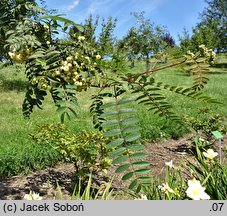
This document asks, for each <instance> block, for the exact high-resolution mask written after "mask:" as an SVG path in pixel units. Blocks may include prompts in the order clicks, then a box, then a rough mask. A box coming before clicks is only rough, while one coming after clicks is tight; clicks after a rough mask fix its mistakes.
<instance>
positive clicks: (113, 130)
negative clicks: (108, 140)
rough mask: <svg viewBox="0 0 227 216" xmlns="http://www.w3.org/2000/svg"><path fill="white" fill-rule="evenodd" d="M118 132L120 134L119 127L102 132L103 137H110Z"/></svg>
mask: <svg viewBox="0 0 227 216" xmlns="http://www.w3.org/2000/svg"><path fill="white" fill-rule="evenodd" d="M120 134H121V130H120V129H119V128H117V129H111V130H109V131H106V132H104V137H112V136H117V135H120Z"/></svg>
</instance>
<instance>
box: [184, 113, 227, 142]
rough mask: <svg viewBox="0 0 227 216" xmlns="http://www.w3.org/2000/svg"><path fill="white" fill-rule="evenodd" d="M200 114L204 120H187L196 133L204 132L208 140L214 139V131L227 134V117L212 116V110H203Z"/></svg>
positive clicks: (188, 118) (189, 118)
mask: <svg viewBox="0 0 227 216" xmlns="http://www.w3.org/2000/svg"><path fill="white" fill-rule="evenodd" d="M199 113H200V115H201V114H202V115H203V118H202V119H201V118H198V117H197V118H195V117H187V118H185V120H186V122H188V123H189V124H190V125H191V127H192V128H193V129H194V130H195V131H196V132H202V133H203V134H204V135H205V136H206V139H208V140H209V139H211V137H212V131H220V132H221V133H223V134H226V133H227V125H226V117H225V116H224V115H221V114H212V113H211V111H210V110H205V109H201V110H200V112H199ZM198 115H199V114H198Z"/></svg>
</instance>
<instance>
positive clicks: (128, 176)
mask: <svg viewBox="0 0 227 216" xmlns="http://www.w3.org/2000/svg"><path fill="white" fill-rule="evenodd" d="M133 174H134V172H130V173H127V174H125V175H123V176H122V178H121V179H122V180H123V181H124V180H128V179H130V178H132V177H133Z"/></svg>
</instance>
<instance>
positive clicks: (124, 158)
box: [113, 155, 129, 164]
mask: <svg viewBox="0 0 227 216" xmlns="http://www.w3.org/2000/svg"><path fill="white" fill-rule="evenodd" d="M128 159H129V156H128V155H124V156H120V157H118V158H116V159H115V160H114V161H113V164H119V163H123V162H125V161H127V160H128Z"/></svg>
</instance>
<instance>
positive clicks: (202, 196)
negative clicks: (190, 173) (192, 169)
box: [186, 178, 210, 200]
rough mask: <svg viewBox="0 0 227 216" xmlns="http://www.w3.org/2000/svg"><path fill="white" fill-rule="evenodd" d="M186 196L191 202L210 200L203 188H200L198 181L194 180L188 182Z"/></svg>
mask: <svg viewBox="0 0 227 216" xmlns="http://www.w3.org/2000/svg"><path fill="white" fill-rule="evenodd" d="M186 194H187V196H188V197H190V198H191V199H193V200H207V199H210V196H209V195H208V194H207V193H205V188H204V187H202V186H201V184H200V181H198V180H196V179H195V178H194V179H193V180H188V189H187V190H186Z"/></svg>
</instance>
